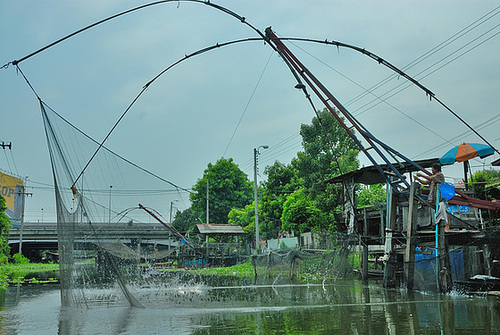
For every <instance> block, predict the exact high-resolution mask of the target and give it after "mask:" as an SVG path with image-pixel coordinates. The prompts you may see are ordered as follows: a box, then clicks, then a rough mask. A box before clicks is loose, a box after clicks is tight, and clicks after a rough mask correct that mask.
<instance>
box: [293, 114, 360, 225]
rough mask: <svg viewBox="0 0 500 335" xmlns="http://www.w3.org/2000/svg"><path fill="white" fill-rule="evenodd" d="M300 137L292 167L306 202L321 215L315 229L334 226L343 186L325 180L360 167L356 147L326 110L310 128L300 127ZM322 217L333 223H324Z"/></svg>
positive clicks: (318, 115) (307, 126) (306, 125)
mask: <svg viewBox="0 0 500 335" xmlns="http://www.w3.org/2000/svg"><path fill="white" fill-rule="evenodd" d="M300 134H301V135H302V146H303V148H304V151H303V152H298V153H297V157H296V158H294V159H293V160H292V165H293V166H294V168H295V169H296V170H297V178H298V179H299V180H300V181H301V183H302V185H303V187H304V189H303V191H304V192H305V193H306V194H307V197H308V199H309V200H310V201H313V205H314V207H315V208H317V209H319V210H320V211H321V212H322V213H324V215H323V217H322V218H321V220H319V222H320V225H319V226H318V227H320V226H321V227H325V226H327V227H334V224H333V222H334V218H335V213H336V212H338V211H339V210H340V209H341V208H342V204H343V201H342V185H339V184H329V183H325V181H327V180H329V179H331V178H333V177H336V176H339V175H341V174H344V173H347V172H350V171H353V170H356V169H357V168H358V167H359V161H358V158H357V156H358V147H357V145H356V143H355V142H354V140H353V139H352V138H351V137H350V136H349V135H348V134H347V132H346V131H345V130H344V128H342V126H341V125H340V123H339V122H338V121H337V119H336V118H335V117H334V116H333V115H332V114H331V113H330V112H329V111H328V110H327V109H324V110H323V111H320V112H318V114H317V116H316V117H314V118H313V119H312V122H311V124H310V125H309V124H303V125H301V128H300ZM324 217H326V218H327V220H332V222H330V223H329V224H325V222H323V220H324ZM318 227H317V228H318Z"/></svg>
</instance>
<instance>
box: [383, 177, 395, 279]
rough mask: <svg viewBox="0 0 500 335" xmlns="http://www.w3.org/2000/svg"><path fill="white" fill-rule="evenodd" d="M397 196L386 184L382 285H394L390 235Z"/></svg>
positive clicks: (392, 249) (392, 251)
mask: <svg viewBox="0 0 500 335" xmlns="http://www.w3.org/2000/svg"><path fill="white" fill-rule="evenodd" d="M397 204H398V201H397V198H396V195H395V193H394V191H393V189H392V187H391V185H389V184H387V222H386V233H385V234H386V235H385V251H384V264H385V267H384V287H395V286H396V280H395V279H396V271H395V266H394V246H393V243H392V235H393V232H394V227H395V224H396V209H397Z"/></svg>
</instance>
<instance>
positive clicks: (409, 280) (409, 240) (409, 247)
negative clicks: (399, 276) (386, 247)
mask: <svg viewBox="0 0 500 335" xmlns="http://www.w3.org/2000/svg"><path fill="white" fill-rule="evenodd" d="M415 188H416V183H415V182H413V183H411V186H410V197H409V199H408V222H407V223H406V252H405V259H404V260H405V282H406V288H407V289H409V290H411V289H413V282H414V274H415V243H414V238H413V235H415V232H416V229H415V206H416V200H415Z"/></svg>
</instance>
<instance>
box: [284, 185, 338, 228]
mask: <svg viewBox="0 0 500 335" xmlns="http://www.w3.org/2000/svg"><path fill="white" fill-rule="evenodd" d="M330 219H331V218H330V217H329V214H328V213H325V212H324V211H322V210H320V209H319V208H317V207H316V206H315V204H314V201H312V200H310V199H309V198H308V196H307V194H306V193H304V192H302V191H301V190H299V191H296V192H294V193H292V194H290V195H289V196H288V197H287V199H286V201H285V203H284V204H283V214H282V217H281V221H282V222H283V230H293V231H294V232H295V233H298V234H301V233H304V232H308V231H318V230H323V229H328V228H329V227H328V225H329V220H330Z"/></svg>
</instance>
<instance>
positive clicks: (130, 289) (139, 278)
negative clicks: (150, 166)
mask: <svg viewBox="0 0 500 335" xmlns="http://www.w3.org/2000/svg"><path fill="white" fill-rule="evenodd" d="M40 106H41V112H42V116H43V121H44V125H45V131H46V137H47V143H48V149H49V153H50V158H51V163H52V170H53V176H54V185H55V198H56V209H57V221H58V226H57V228H58V241H59V242H58V243H59V262H60V283H61V297H62V303H63V305H66V306H79V305H88V304H89V303H90V302H93V301H97V300H103V299H104V298H103V297H106V298H105V299H104V300H107V301H108V302H110V301H112V302H113V303H124V304H132V305H135V306H141V305H142V303H141V302H140V301H138V299H137V298H136V294H135V292H134V290H135V288H137V287H140V286H142V285H144V283H143V278H145V276H144V273H148V272H149V274H150V276H149V277H151V274H154V275H159V274H160V272H156V273H154V271H153V270H154V263H155V262H157V261H159V260H163V259H167V258H168V257H171V256H172V255H175V252H176V251H177V249H178V246H179V241H178V239H177V238H176V237H175V236H173V234H172V232H171V231H170V230H169V229H166V228H165V226H163V225H162V224H160V223H159V222H157V221H156V220H155V219H154V218H152V216H151V215H150V214H148V213H147V212H146V211H145V210H143V209H141V208H139V204H141V205H142V206H144V207H145V208H148V209H149V210H150V211H151V212H154V213H155V215H156V217H158V218H159V219H160V220H162V222H163V223H166V220H164V219H163V217H162V215H161V214H160V210H163V211H164V212H168V204H170V200H172V199H174V197H175V198H176V199H178V198H181V199H182V198H187V196H188V190H187V189H183V188H181V187H178V186H176V185H174V184H173V183H171V182H169V181H167V180H165V179H162V178H160V177H158V176H156V175H154V174H152V173H150V172H148V171H146V170H144V169H142V168H140V167H139V166H138V165H136V164H134V163H132V162H130V161H128V160H126V159H125V158H123V157H121V156H120V155H118V154H116V153H114V152H112V151H111V150H109V149H108V148H106V147H102V148H101V149H100V150H99V151H98V152H97V154H96V155H95V158H94V159H93V160H92V164H89V165H88V167H87V168H86V169H85V173H83V174H82V175H81V176H80V178H79V179H78V182H77V183H76V184H75V185H74V188H73V189H72V186H73V183H74V182H75V180H77V177H78V174H79V173H80V172H81V171H83V170H84V167H85V166H86V164H87V162H88V160H89V158H90V157H92V155H93V154H94V152H96V150H97V149H98V148H99V143H98V142H97V141H95V140H93V139H91V138H90V137H89V136H87V135H85V134H84V133H83V132H82V131H80V130H78V129H77V128H76V127H74V126H72V125H71V124H70V123H69V122H67V121H66V120H65V119H64V118H62V117H61V116H60V115H59V114H58V113H57V112H55V111H54V110H52V109H51V108H50V107H48V106H47V105H46V104H45V103H43V102H41V103H40ZM102 290H105V292H106V293H103V292H102ZM96 296H98V297H100V298H99V299H98V298H96Z"/></svg>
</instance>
